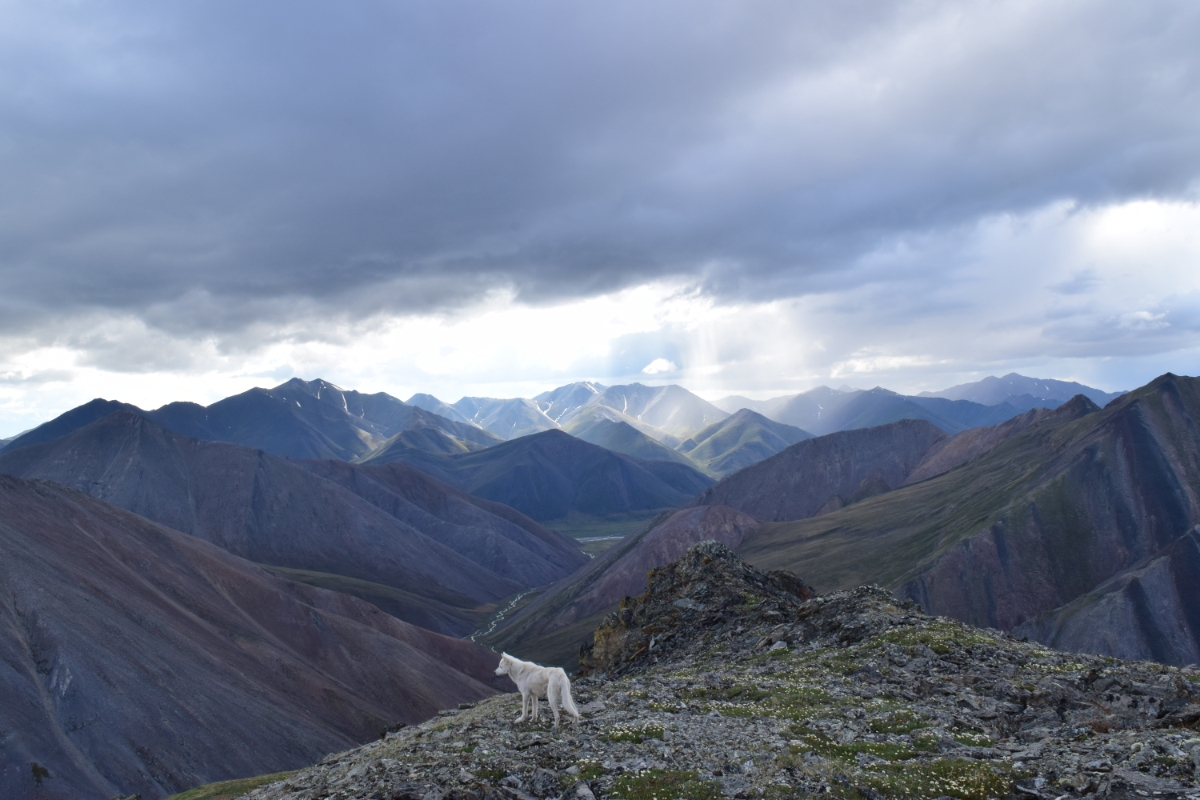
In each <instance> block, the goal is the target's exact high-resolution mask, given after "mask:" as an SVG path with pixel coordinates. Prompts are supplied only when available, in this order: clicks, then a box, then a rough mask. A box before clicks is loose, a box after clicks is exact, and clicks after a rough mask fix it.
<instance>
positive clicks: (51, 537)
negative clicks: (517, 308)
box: [0, 374, 1200, 797]
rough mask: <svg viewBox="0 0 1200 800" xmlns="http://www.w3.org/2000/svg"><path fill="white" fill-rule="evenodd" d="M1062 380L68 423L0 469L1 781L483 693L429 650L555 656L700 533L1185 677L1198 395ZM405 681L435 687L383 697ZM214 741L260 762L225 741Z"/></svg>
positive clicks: (330, 402)
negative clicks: (1, 590)
mask: <svg viewBox="0 0 1200 800" xmlns="http://www.w3.org/2000/svg"><path fill="white" fill-rule="evenodd" d="M1075 388H1078V385H1074V384H1069V383H1066V382H1054V381H1036V380H1033V379H1025V378H1022V377H1021V376H1017V375H1009V376H1005V378H1003V379H988V380H985V381H981V382H979V383H978V384H966V385H963V386H959V387H952V388H951V389H948V390H945V391H944V392H940V393H938V394H939V395H941V396H916V397H914V396H904V395H898V394H895V393H893V392H889V391H887V390H884V389H874V390H870V391H855V390H846V389H837V390H834V389H828V388H825V387H821V388H819V389H815V390H812V391H810V392H805V393H802V394H799V395H792V396H789V397H785V398H776V399H775V400H773V401H764V402H763V403H759V404H756V407H755V408H750V407H746V406H744V405H743V406H739V407H737V408H733V407H732V401H731V403H730V404H725V405H726V406H727V407H728V408H731V410H730V411H726V410H723V409H722V408H720V407H718V404H712V403H707V402H706V401H704V400H702V399H701V398H699V397H697V396H695V395H693V394H691V393H689V392H687V391H686V390H684V389H682V388H681V387H675V386H668V387H645V386H641V385H638V384H633V385H631V386H616V387H608V386H603V385H600V384H595V383H586V382H583V383H575V384H569V385H567V386H563V387H559V388H558V389H555V390H553V391H551V392H546V393H543V394H542V395H538V396H537V397H535V398H529V399H519V398H518V399H510V400H501V399H489V398H463V399H462V400H460V401H458V402H457V403H454V404H452V405H451V404H445V403H442V402H441V401H439V400H437V399H436V398H434V397H432V396H429V395H414V396H413V397H410V398H409V401H407V402H401V401H400V400H398V399H396V398H393V397H390V396H388V395H383V394H374V395H371V394H361V393H358V392H351V391H346V390H343V389H340V388H338V387H336V386H333V385H332V384H328V383H326V382H324V381H320V380H316V381H308V382H306V381H299V380H293V381H289V382H287V383H285V384H282V385H281V386H278V387H275V388H274V389H256V390H251V391H250V392H245V393H243V394H241V395H237V396H235V397H232V398H227V399H226V400H222V401H219V402H217V403H214V404H212V405H211V406H208V407H202V406H198V405H194V404H188V403H173V404H170V405H168V406H163V407H162V408H159V409H155V410H153V411H144V410H142V409H139V408H136V407H134V406H131V405H127V404H123V403H119V402H116V401H107V400H96V401H93V402H91V403H88V404H85V405H84V406H81V407H79V408H77V409H72V410H71V411H68V412H67V413H65V414H63V415H61V416H59V417H57V418H56V419H54V420H51V421H50V422H48V423H46V424H45V425H42V426H40V427H38V428H36V429H34V430H32V431H29V432H26V433H25V434H22V435H21V436H19V437H16V438H15V439H14V440H12V441H10V442H8V444H6V445H4V446H3V447H0V473H4V474H6V475H9V476H13V477H10V478H0V512H2V513H0V548H4V549H3V550H2V551H0V552H2V553H3V556H4V560H3V563H0V575H3V577H4V580H5V584H4V585H5V586H6V587H16V588H15V589H13V590H12V591H11V592H10V593H9V594H8V595H6V599H5V600H4V601H0V618H3V619H5V627H4V628H0V648H3V649H4V652H5V658H4V663H5V664H7V665H8V667H7V668H8V669H10V671H11V676H10V680H9V681H8V682H7V684H0V685H4V686H5V688H4V691H8V692H9V693H10V694H11V697H9V696H6V697H5V698H4V700H3V703H4V705H3V707H2V708H0V726H3V727H2V728H0V730H7V731H12V730H22V731H23V730H28V731H30V733H29V735H28V736H24V735H23V736H21V737H18V739H19V744H20V746H19V747H15V748H8V747H7V745H6V748H7V749H6V750H5V751H4V752H5V753H7V755H3V756H0V793H4V792H6V791H10V790H11V793H15V795H14V796H25V795H27V794H28V793H29V791H30V787H28V786H24V784H20V783H19V782H20V781H25V782H28V781H29V780H30V779H31V778H30V775H31V773H30V772H29V764H30V763H33V762H37V763H38V764H41V765H43V766H44V767H45V768H46V769H48V770H50V773H51V774H52V775H54V776H55V778H54V780H55V781H56V782H55V783H53V784H51V783H49V782H48V783H47V786H48V787H52V788H53V791H55V792H57V791H59V788H58V787H68V788H67V789H65V790H63V791H65V794H61V796H96V797H109V796H111V795H112V794H114V793H117V792H118V791H120V792H126V791H134V790H136V791H141V792H144V793H145V796H147V797H151V796H154V797H157V796H160V795H161V794H162V793H164V792H166V791H173V790H175V789H176V788H182V787H184V786H186V785H189V784H190V783H195V782H199V781H201V780H213V779H215V778H217V777H223V776H227V775H228V776H230V777H232V776H234V775H237V774H246V773H248V772H253V771H260V772H261V771H270V770H275V769H281V768H284V767H286V766H287V765H295V764H300V763H307V762H308V761H310V760H313V759H315V758H317V757H319V756H320V755H321V754H323V753H324V752H328V750H329V749H335V748H337V747H343V746H347V745H348V744H349V743H353V742H358V741H362V740H363V739H364V738H368V737H370V736H374V735H377V733H378V730H379V729H380V728H382V727H386V726H387V725H390V724H391V723H392V722H396V721H412V720H416V719H420V718H424V717H427V716H429V715H430V714H432V713H433V711H434V710H435V709H437V708H441V707H444V705H443V704H452V703H454V702H458V700H457V699H456V698H467V699H472V698H478V697H482V696H483V695H484V694H486V693H488V692H490V691H492V690H493V688H494V687H495V686H496V685H497V684H496V682H495V680H494V676H490V674H489V669H490V666H491V665H490V663H488V661H489V659H491V658H494V656H489V655H488V654H487V651H485V650H482V649H479V648H475V647H474V646H473V645H469V644H467V643H465V642H461V641H455V640H451V639H447V638H446V637H445V636H441V635H439V634H450V635H455V636H462V635H466V634H468V633H471V632H474V631H476V630H477V629H479V628H480V627H481V626H482V625H483V623H484V621H485V620H486V619H488V618H489V617H491V616H492V615H493V614H496V615H498V616H497V617H495V618H493V623H492V626H491V628H490V629H489V632H488V633H486V634H483V637H482V638H483V639H484V640H485V641H486V642H487V643H488V644H491V645H494V646H496V647H504V648H510V649H512V650H515V651H516V652H518V653H519V654H522V655H524V656H527V657H528V656H533V657H535V658H544V659H547V660H551V661H554V662H557V663H563V664H564V665H566V666H570V665H571V662H572V660H573V653H574V652H575V651H576V650H577V649H578V646H579V644H580V642H581V639H582V638H583V637H585V636H586V635H588V634H589V632H590V631H591V630H592V629H594V628H595V627H596V624H597V621H598V620H599V619H600V618H602V617H603V616H604V615H605V614H607V613H608V612H610V611H611V610H612V609H613V607H614V606H615V605H616V604H617V603H619V602H621V599H622V598H623V597H625V596H626V595H628V594H632V593H634V592H636V591H637V590H638V589H639V587H641V586H643V585H644V582H645V576H646V574H647V572H649V571H651V570H653V569H655V568H656V567H659V566H661V565H663V564H666V563H669V562H670V561H673V560H674V559H676V558H678V557H679V556H680V555H681V554H682V553H683V552H684V551H685V550H686V549H687V548H688V547H690V546H691V545H693V544H695V543H696V542H698V541H702V540H705V539H716V540H718V541H720V542H722V543H723V544H725V545H727V546H729V547H733V548H736V549H737V550H738V551H739V553H740V554H741V555H742V556H743V557H744V558H746V559H747V560H748V561H750V562H752V563H754V564H755V565H757V566H759V567H762V568H764V569H774V568H783V569H788V570H791V571H793V572H794V573H796V574H798V575H800V576H801V577H802V578H803V579H804V580H805V581H807V582H808V583H810V584H812V585H813V586H814V587H815V588H816V589H818V590H819V591H821V592H829V591H833V590H838V589H843V588H852V587H854V586H857V585H859V584H861V583H868V582H873V583H877V584H880V585H883V586H885V587H887V588H889V589H891V590H892V591H893V592H895V593H896V594H898V595H900V596H901V597H905V598H909V599H911V600H914V601H916V602H918V603H920V604H921V606H923V607H924V608H925V609H926V610H928V611H930V612H931V613H936V614H941V615H945V616H951V617H956V618H958V619H961V620H963V621H966V622H970V623H972V624H976V625H984V626H989V627H993V628H1001V629H1004V630H1007V631H1012V632H1014V633H1016V634H1018V635H1024V636H1029V637H1031V638H1035V639H1037V640H1039V641H1042V642H1046V643H1048V644H1051V645H1053V646H1056V647H1060V648H1066V649H1077V650H1081V651H1087V652H1098V653H1103V654H1108V655H1114V656H1119V657H1129V658H1151V659H1155V660H1159V661H1164V662H1168V663H1176V664H1188V663H1196V662H1197V660H1198V659H1200V607H1198V606H1197V605H1196V600H1195V598H1194V591H1193V590H1192V589H1193V587H1194V586H1196V585H1200V526H1198V525H1197V523H1200V433H1198V432H1197V431H1200V380H1197V379H1193V378H1182V377H1179V376H1175V375H1170V374H1168V375H1164V376H1162V377H1160V378H1158V379H1156V380H1155V381H1154V382H1152V383H1151V384H1149V385H1147V386H1145V387H1142V388H1140V389H1137V390H1135V391H1133V392H1129V393H1125V394H1121V395H1119V396H1118V395H1113V396H1107V395H1105V394H1104V393H1097V392H1096V391H1095V390H1090V389H1089V390H1087V393H1076V394H1075V395H1074V396H1072V397H1069V398H1065V399H1064V398H1062V397H1061V395H1062V394H1063V393H1065V392H1067V391H1071V390H1073V389H1075ZM1083 388H1084V389H1087V387H1083ZM1093 395H1095V396H1096V397H1097V398H1098V399H1099V400H1102V401H1105V406H1104V408H1101V407H1100V405H1099V404H1098V402H1096V401H1094V400H1093V399H1090V398H1092V396H1093ZM978 400H989V401H990V400H998V402H994V403H984V402H977V401H978ZM748 402H753V401H748ZM800 422H803V423H804V424H803V425H800V424H797V423H800ZM518 434H521V435H518ZM579 517H589V518H594V519H596V520H602V521H603V520H613V519H618V518H619V519H629V520H633V521H634V522H633V523H630V524H631V525H632V524H635V523H636V524H640V525H641V527H640V528H639V529H637V530H636V532H634V533H633V535H629V536H626V537H624V538H623V539H621V540H620V541H619V542H617V543H616V544H615V546H613V547H612V548H611V549H609V550H608V551H607V552H603V553H601V554H599V555H598V556H597V557H596V558H595V559H591V560H589V558H588V557H587V556H586V555H584V553H583V552H581V551H580V549H579V547H578V546H577V543H576V542H575V541H573V540H571V539H570V538H568V537H566V536H563V535H562V534H560V533H557V532H555V531H554V530H551V529H550V528H551V527H554V526H555V525H556V524H558V523H559V522H561V521H564V520H575V519H577V518H579ZM652 517H653V518H652ZM651 518H652V519H651ZM638 520H643V521H644V524H643V523H642V522H638ZM561 529H562V530H568V528H566V527H562V528H561ZM590 552H597V550H592V551H590ZM139 553H141V554H142V555H139ZM89 570H91V572H89ZM39 587H44V591H43V590H42V589H40V588H39ZM747 602H749V601H747ZM6 603H7V605H6ZM522 603H524V605H522ZM502 608H503V609H504V610H503V611H501V609H502ZM6 615H7V616H6ZM206 626H207V627H206ZM417 626H419V627H417ZM185 640H186V641H185ZM113 643H116V645H115V646H116V647H117V648H119V649H120V652H109V651H110V650H112V649H113V647H114V644H113ZM138 658H140V659H141V661H137V663H132V662H133V661H136V660H137V659H138ZM389 663H390V664H395V665H398V666H397V667H396V670H397V673H396V674H397V675H398V676H399V678H398V679H397V680H396V681H392V682H388V681H387V680H384V681H381V682H379V683H378V684H377V685H368V684H369V683H370V681H371V679H372V676H374V677H375V679H378V676H379V675H380V674H381V672H382V671H385V670H387V669H388V667H387V666H386V665H387V664H389ZM197 670H207V672H206V673H205V675H203V676H201V677H197ZM414 672H420V673H421V674H422V675H424V674H426V673H429V674H431V675H432V676H433V677H430V679H429V680H415V681H413V680H410V681H409V683H407V684H404V685H400V684H403V683H404V680H405V676H410V677H411V674H413V673H414ZM110 675H117V676H119V677H118V678H113V679H111V680H110V679H108V678H107V677H106V676H110ZM176 680H179V681H184V684H179V683H175V682H174V681H176ZM135 687H141V688H143V689H145V694H146V698H144V699H143V698H140V697H139V698H132V693H133V692H134V691H135ZM147 687H149V688H147ZM326 687H332V688H328V689H327V688H326ZM164 692H165V693H168V694H169V695H170V697H169V699H168V701H166V702H164V701H162V698H161V697H160V695H161V694H162V693H164ZM306 693H310V694H311V693H315V694H311V696H310V694H306ZM314 697H315V698H316V699H314ZM131 698H132V699H131ZM156 702H159V703H160V706H161V708H162V709H163V710H162V713H161V714H160V716H159V717H155V718H153V719H151V717H152V715H153V714H154V711H153V710H152V708H153V707H154V703H156ZM276 706H277V707H278V712H277V713H276V714H275V715H272V711H271V709H272V708H275V707H276ZM5 714H7V715H8V716H4V715H5ZM239 714H241V715H253V716H254V721H253V723H252V724H251V723H247V722H245V721H243V718H242V717H240V716H238V715H239ZM189 715H191V716H189ZM205 715H207V716H205ZM200 717H203V719H201V718H200ZM139 726H140V728H139ZM232 726H240V727H238V734H237V735H236V736H230V737H228V739H229V744H230V746H232V747H236V748H242V749H248V748H250V747H251V744H250V742H251V740H253V739H255V738H257V740H259V741H261V746H259V747H258V750H257V751H256V752H254V753H241V752H239V753H237V754H235V755H229V754H228V753H227V752H226V751H224V750H222V749H221V747H222V744H221V743H220V742H218V741H217V738H218V735H217V733H216V731H218V730H219V729H221V728H223V727H225V728H227V727H232ZM141 729H144V731H145V734H144V735H145V737H147V738H145V739H143V738H142V733H139V732H138V731H139V730H141ZM193 737H194V741H193ZM151 740H153V741H156V742H159V745H157V747H161V748H164V749H165V751H166V752H169V755H161V754H160V753H159V751H158V750H157V749H156V746H155V745H152V744H150V743H149V742H150V741H151ZM14 759H15V760H14ZM222 759H223V760H222ZM110 764H111V767H109V766H107V765H110ZM22 770H23V772H22ZM35 772H36V771H35ZM18 773H20V774H18ZM59 777H61V778H62V780H61V781H59V780H58V779H59ZM6 781H10V783H6ZM46 791H50V790H49V789H46V790H45V791H44V792H43V793H46ZM106 793H107V794H106ZM47 796H56V795H54V794H53V793H51V794H47Z"/></svg>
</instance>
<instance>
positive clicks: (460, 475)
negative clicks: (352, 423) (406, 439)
mask: <svg viewBox="0 0 1200 800" xmlns="http://www.w3.org/2000/svg"><path fill="white" fill-rule="evenodd" d="M405 460H406V461H409V463H412V464H414V465H415V466H416V467H417V468H418V469H421V470H422V471H425V472H428V473H429V474H431V475H434V476H435V477H437V478H439V479H441V480H444V481H446V482H447V483H451V484H453V485H455V486H457V487H459V488H460V489H462V490H463V491H466V492H469V493H471V494H473V495H475V496H476V497H483V498H486V499H488V500H493V501H495V502H498V503H504V504H505V505H507V506H511V507H512V508H515V509H516V510H517V511H520V512H521V513H523V514H526V515H528V516H529V517H532V518H533V519H535V520H552V519H559V518H561V517H565V516H567V514H569V513H571V512H580V513H584V514H593V515H597V516H604V515H611V514H622V513H629V512H631V511H644V510H650V509H660V508H677V507H679V506H681V505H683V504H684V503H686V502H688V501H689V500H690V499H691V498H692V497H693V496H694V495H695V494H696V493H697V492H699V491H701V490H702V489H704V488H705V487H707V486H709V485H710V484H711V481H710V480H709V479H708V478H706V477H705V476H704V475H702V474H701V473H700V472H698V471H697V470H695V469H693V468H692V467H688V466H685V465H683V464H671V463H666V462H661V461H641V460H638V459H635V458H630V457H629V456H625V455H621V454H619V453H613V452H611V451H609V450H605V449H604V448H602V447H597V446H596V445H593V444H588V443H587V442H584V441H582V440H580V439H576V438H575V437H573V436H571V435H570V434H567V433H564V432H562V431H558V430H553V431H545V432H543V433H539V434H534V435H532V436H525V437H522V438H520V439H516V440H514V441H511V442H505V443H504V444H500V445H497V446H495V447H491V448H488V449H487V450H481V451H479V452H477V453H467V454H465V455H461V456H441V457H438V456H433V455H428V454H422V453H417V454H412V455H409V456H406V458H405Z"/></svg>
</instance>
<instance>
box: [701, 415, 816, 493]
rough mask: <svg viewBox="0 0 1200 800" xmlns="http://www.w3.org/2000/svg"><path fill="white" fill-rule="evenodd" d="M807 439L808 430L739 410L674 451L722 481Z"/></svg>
mask: <svg viewBox="0 0 1200 800" xmlns="http://www.w3.org/2000/svg"><path fill="white" fill-rule="evenodd" d="M811 438H813V435H812V434H811V433H809V432H808V431H805V430H801V429H800V428H796V427H794V426H792V425H785V424H784V423H782V422H775V421H773V420H769V419H767V418H766V417H764V416H763V415H762V414H759V413H757V412H755V411H751V410H750V409H748V408H743V409H741V410H740V411H738V412H736V413H735V414H733V415H732V416H730V417H728V418H727V419H723V420H721V421H720V422H716V423H713V424H712V425H709V426H708V427H707V428H705V429H704V430H702V431H700V432H699V433H697V434H696V435H695V436H693V437H692V438H690V439H688V440H687V441H686V442H684V443H683V444H681V445H680V446H679V448H678V450H679V452H680V453H683V454H684V455H686V456H687V457H688V458H689V459H691V460H692V461H693V462H695V464H696V465H697V466H699V467H700V468H701V469H702V470H704V471H705V472H707V473H708V474H709V475H712V476H713V477H715V478H724V477H725V476H726V475H731V474H733V473H734V472H737V471H738V470H739V469H743V468H745V467H748V466H750V465H751V464H757V463H758V462H759V461H762V460H763V459H766V458H769V457H771V456H773V455H775V454H776V453H778V452H780V451H782V450H783V449H785V448H787V447H788V446H790V445H793V444H796V443H797V442H802V441H804V440H805V439H811Z"/></svg>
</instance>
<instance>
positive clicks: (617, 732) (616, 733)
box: [603, 722, 663, 744]
mask: <svg viewBox="0 0 1200 800" xmlns="http://www.w3.org/2000/svg"><path fill="white" fill-rule="evenodd" d="M603 738H604V739H605V741H609V742H633V743H634V744H641V743H642V742H644V741H646V740H647V739H661V738H663V726H662V725H659V724H658V723H655V722H647V723H643V724H641V725H617V726H616V727H614V728H612V729H611V730H610V731H609V732H608V733H607V734H605V735H604V737H603Z"/></svg>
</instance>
